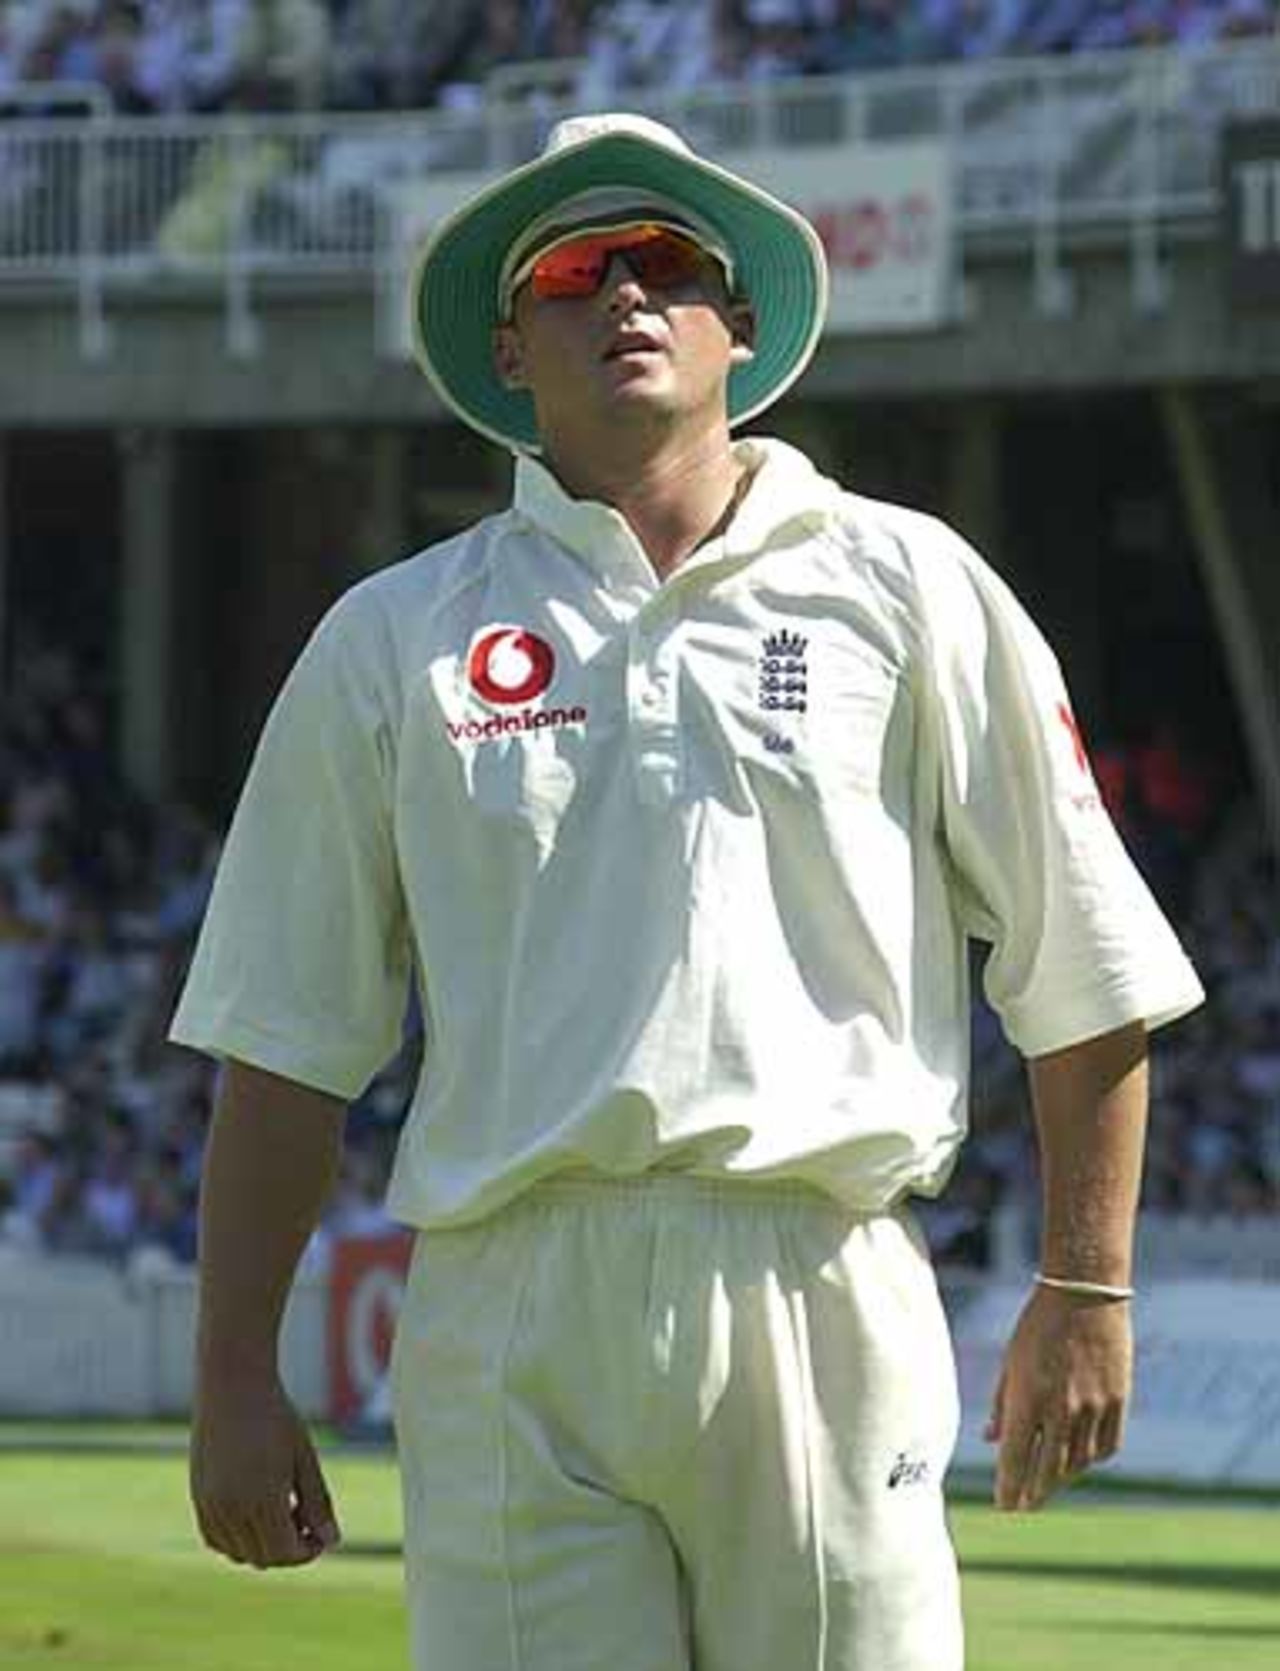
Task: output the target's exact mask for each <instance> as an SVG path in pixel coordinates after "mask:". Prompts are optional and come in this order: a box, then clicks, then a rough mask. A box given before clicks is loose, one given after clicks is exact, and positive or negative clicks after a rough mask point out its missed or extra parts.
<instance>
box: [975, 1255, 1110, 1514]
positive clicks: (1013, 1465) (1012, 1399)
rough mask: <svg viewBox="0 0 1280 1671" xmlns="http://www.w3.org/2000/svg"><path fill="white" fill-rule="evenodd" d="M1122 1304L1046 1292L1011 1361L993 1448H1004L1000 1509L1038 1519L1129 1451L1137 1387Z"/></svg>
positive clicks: (1028, 1315) (1040, 1291) (1024, 1320)
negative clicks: (1128, 1417)
mask: <svg viewBox="0 0 1280 1671" xmlns="http://www.w3.org/2000/svg"><path fill="white" fill-rule="evenodd" d="M1130 1313H1131V1307H1130V1306H1129V1305H1128V1304H1126V1303H1125V1302H1123V1301H1117V1300H1109V1299H1099V1298H1093V1297H1088V1296H1084V1295H1078V1294H1066V1293H1062V1292H1060V1291H1058V1290H1055V1289H1049V1288H1040V1287H1037V1288H1036V1290H1035V1292H1034V1293H1033V1294H1032V1295H1031V1297H1030V1299H1029V1300H1028V1301H1027V1303H1026V1305H1025V1306H1024V1307H1023V1309H1022V1314H1021V1316H1020V1317H1019V1319H1018V1323H1017V1327H1016V1328H1015V1329H1014V1332H1013V1337H1012V1339H1011V1340H1010V1342H1009V1345H1008V1348H1007V1350H1006V1351H1005V1357H1004V1367H1003V1369H1002V1371H1001V1374H1000V1382H999V1385H998V1386H997V1388H996V1395H995V1400H994V1402H993V1405H992V1410H991V1419H990V1421H989V1422H988V1423H987V1428H986V1435H985V1436H986V1438H987V1439H989V1440H991V1441H993V1442H995V1443H996V1444H998V1445H999V1451H998V1453H997V1458H996V1487H995V1504H996V1507H997V1508H999V1509H1038V1508H1039V1507H1040V1506H1041V1505H1042V1504H1043V1503H1044V1502H1045V1501H1046V1500H1047V1499H1048V1497H1049V1496H1050V1495H1051V1494H1052V1493H1053V1492H1054V1491H1056V1490H1057V1488H1058V1487H1059V1486H1060V1485H1063V1484H1065V1483H1066V1482H1067V1481H1068V1480H1070V1479H1073V1478H1074V1477H1075V1476H1076V1475H1077V1474H1080V1473H1082V1472H1083V1471H1084V1470H1085V1469H1086V1468H1088V1467H1091V1466H1092V1465H1093V1464H1094V1463H1095V1462H1102V1461H1104V1460H1105V1459H1106V1458H1107V1457H1109V1456H1112V1455H1114V1454H1115V1452H1116V1451H1117V1450H1118V1449H1119V1448H1120V1441H1121V1439H1122V1437H1123V1433H1124V1420H1125V1412H1126V1409H1127V1407H1128V1403H1129V1393H1130V1388H1131V1386H1132V1381H1133V1323H1132V1317H1131V1315H1130Z"/></svg>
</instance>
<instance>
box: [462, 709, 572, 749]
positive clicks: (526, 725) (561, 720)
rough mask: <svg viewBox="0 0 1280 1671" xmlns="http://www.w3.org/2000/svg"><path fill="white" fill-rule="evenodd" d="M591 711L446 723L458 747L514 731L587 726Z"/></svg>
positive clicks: (548, 711)
mask: <svg viewBox="0 0 1280 1671" xmlns="http://www.w3.org/2000/svg"><path fill="white" fill-rule="evenodd" d="M586 723H587V710H586V709H585V708H582V707H577V708H538V709H533V708H525V709H523V710H522V711H521V712H520V713H518V714H494V715H493V717H492V718H491V719H463V720H452V719H450V720H446V721H445V724H446V726H447V727H448V729H449V735H450V736H451V737H452V738H453V740H454V742H455V743H459V742H461V741H462V740H463V739H464V738H465V739H467V740H468V741H470V742H483V741H485V740H486V739H488V738H491V737H502V736H505V735H506V734H507V733H508V732H512V731H545V730H548V729H552V730H555V729H559V728H560V727H562V726H566V725H585V724H586Z"/></svg>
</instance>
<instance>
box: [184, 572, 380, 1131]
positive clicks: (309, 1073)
mask: <svg viewBox="0 0 1280 1671" xmlns="http://www.w3.org/2000/svg"><path fill="white" fill-rule="evenodd" d="M352 601H353V595H350V594H349V595H348V598H347V599H345V600H343V601H342V602H340V603H339V604H338V605H337V606H336V607H335V609H334V610H332V611H331V612H330V614H329V615H328V616H327V617H326V619H325V620H324V621H323V622H322V623H321V624H320V626H319V628H318V629H317V631H316V633H315V635H314V637H313V638H312V639H311V641H310V643H309V644H308V645H307V646H306V648H305V649H304V651H303V653H302V655H301V657H300V658H299V660H298V662H297V663H296V665H295V666H294V668H293V670H292V672H291V673H290V674H289V677H288V678H287V680H286V682H285V684H284V686H283V688H282V689H281V691H280V694H279V696H278V698H277V700H276V702H275V705H274V707H273V708H272V710H271V713H270V715H269V717H268V719H267V723H266V725H265V727H264V729H263V732H262V736H261V739H260V741H259V743H258V747H257V750H256V753H255V755H254V759H253V763H252V765H251V767H250V770H249V775H248V778H247V780H246V782H245V786H244V790H243V793H242V795H241V799H240V803H239V806H238V807H237V809H236V813H235V817H234V819H233V821H232V825H231V829H230V832H229V834H228V836H227V841H226V845H225V847H224V849H223V853H222V857H221V861H220V863H219V866H218V872H217V875H216V878H215V881H214V886H213V892H212V895H211V898H210V901H209V907H208V911H207V913H206V915H205V919H204V923H203V925H202V928H201V931H200V936H199V940H198V942H197V946H196V951H195V956H194V958H193V961H192V965H191V970H190V973H189V975H188V978H187V981H186V984H185V988H184V990H183V992H182V996H181V999H180V1001H179V1004H178V1009H177V1012H176V1014H175V1017H174V1020H173V1025H172V1028H171V1031H170V1037H171V1038H172V1040H173V1041H174V1042H175V1043H178V1044H185V1045H190V1046H192V1047H194V1048H196V1049H200V1050H205V1051H208V1052H209V1053H211V1054H214V1055H219V1056H229V1057H234V1058H236V1059H238V1060H241V1061H246V1062H249V1063H250V1064H252V1065H253V1066H256V1067H261V1068H264V1069H266V1070H268V1071H269V1072H273V1073H278V1074H281V1075H282V1076H284V1077H286V1078H290V1079H295V1080H298V1081H300V1082H301V1083H303V1084H306V1085H310V1086H312V1087H313V1088H315V1089H317V1090H321V1091H326V1092H328V1093H330V1094H332V1095H334V1096H341V1097H344V1098H347V1099H350V1098H352V1097H354V1096H357V1095H358V1094H359V1093H360V1091H361V1090H363V1088H364V1086H365V1085H366V1084H367V1083H368V1081H369V1080H370V1079H371V1078H372V1076H373V1075H374V1074H375V1073H376V1072H377V1070H378V1069H379V1068H380V1067H381V1066H382V1065H383V1064H384V1063H385V1062H386V1061H387V1060H388V1058H389V1057H391V1056H392V1055H393V1054H394V1053H395V1050H396V1049H397V1047H398V1044H399V1041H400V1031H401V1026H402V1022H403V1017H404V1013H405V1007H406V1002H407V997H408V985H409V974H410V968H411V954H410V949H409V937H408V932H407V925H406V913H405V907H404V900H403V895H402V891H401V887H400V880H399V873H398V867H397V862H396V851H395V840H394V823H393V805H394V801H393V789H394V776H395V738H394V727H393V715H392V714H391V713H390V712H389V711H388V705H387V703H386V701H385V700H384V699H383V698H382V697H381V695H380V691H381V689H382V684H380V682H379V679H381V681H382V682H383V683H385V681H386V679H387V677H388V673H389V670H388V669H387V668H386V667H385V665H384V666H383V668H382V670H381V674H380V675H379V673H378V670H377V657H378V654H379V650H380V645H381V643H382V641H381V640H379V639H378V638H377V637H376V635H375V629H374V628H373V627H372V626H371V623H370V621H369V619H368V616H367V613H366V614H365V615H363V616H362V615H361V613H360V611H359V610H358V609H356V608H353V607H351V604H352Z"/></svg>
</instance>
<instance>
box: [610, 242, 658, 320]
mask: <svg viewBox="0 0 1280 1671" xmlns="http://www.w3.org/2000/svg"><path fill="white" fill-rule="evenodd" d="M648 294H649V292H648V291H647V290H646V289H645V287H644V285H643V284H642V283H641V281H640V279H639V278H638V277H637V275H636V274H635V272H634V271H633V270H632V267H631V264H630V262H629V261H628V260H627V257H626V255H625V253H624V252H623V251H621V250H615V252H614V253H613V254H612V255H611V256H610V257H609V265H608V266H607V267H606V268H605V274H604V280H603V282H602V283H601V285H600V296H601V299H602V300H603V303H604V306H605V307H606V309H607V310H608V311H609V313H610V314H624V315H625V314H627V313H630V312H631V311H632V309H633V308H636V307H638V306H639V304H640V303H641V302H643V301H644V300H645V298H646V297H647V296H648Z"/></svg>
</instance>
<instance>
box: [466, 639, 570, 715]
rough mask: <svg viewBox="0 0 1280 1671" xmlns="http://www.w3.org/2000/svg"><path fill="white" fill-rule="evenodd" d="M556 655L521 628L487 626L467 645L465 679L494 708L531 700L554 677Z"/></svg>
mask: <svg viewBox="0 0 1280 1671" xmlns="http://www.w3.org/2000/svg"><path fill="white" fill-rule="evenodd" d="M555 670H556V654H555V651H554V650H553V649H552V648H551V646H550V644H548V643H547V641H546V639H545V638H539V637H538V635H537V634H536V633H532V632H529V631H527V630H526V628H524V627H490V628H489V629H488V630H487V631H486V632H484V633H482V634H481V635H480V637H479V638H477V639H476V641H475V643H474V644H473V645H472V646H471V654H470V655H469V656H468V657H467V678H468V679H469V680H470V682H471V688H472V690H474V691H475V693H476V695H477V696H479V697H480V698H481V700H482V701H484V702H487V703H489V704H490V705H491V706H493V707H497V708H510V707H515V706H518V705H519V704H520V703H522V702H532V701H533V699H534V697H535V696H541V695H542V693H543V691H544V690H546V688H547V686H548V685H549V684H550V683H551V680H552V678H553V677H554V676H555Z"/></svg>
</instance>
